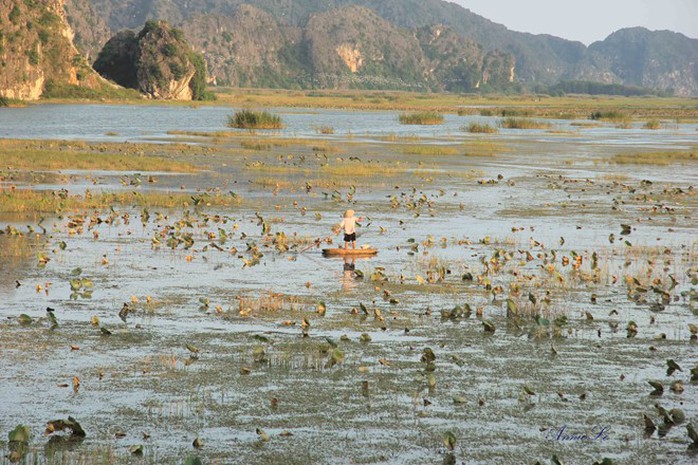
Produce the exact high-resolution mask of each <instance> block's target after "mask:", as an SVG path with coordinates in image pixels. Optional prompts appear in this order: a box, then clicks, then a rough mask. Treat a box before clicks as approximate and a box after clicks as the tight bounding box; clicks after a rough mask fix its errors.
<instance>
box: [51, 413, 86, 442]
mask: <svg viewBox="0 0 698 465" xmlns="http://www.w3.org/2000/svg"><path fill="white" fill-rule="evenodd" d="M65 430H70V431H71V434H72V435H73V436H77V437H85V436H87V434H86V433H85V430H83V429H82V427H81V426H80V423H78V422H77V420H76V419H75V418H73V417H68V419H67V420H52V421H49V422H48V423H46V432H45V434H53V433H57V432H61V431H65Z"/></svg>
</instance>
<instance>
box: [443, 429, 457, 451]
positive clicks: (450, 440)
mask: <svg viewBox="0 0 698 465" xmlns="http://www.w3.org/2000/svg"><path fill="white" fill-rule="evenodd" d="M443 442H444V446H446V448H447V449H448V450H453V449H455V447H456V435H455V434H453V433H452V432H450V431H446V432H445V433H444V435H443Z"/></svg>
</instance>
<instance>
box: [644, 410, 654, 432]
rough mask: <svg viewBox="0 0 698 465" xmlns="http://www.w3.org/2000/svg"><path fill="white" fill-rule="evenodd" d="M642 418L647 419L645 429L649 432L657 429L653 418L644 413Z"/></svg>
mask: <svg viewBox="0 0 698 465" xmlns="http://www.w3.org/2000/svg"><path fill="white" fill-rule="evenodd" d="M642 418H643V420H644V421H645V431H646V432H648V433H649V432H654V430H656V429H657V426H656V425H655V424H654V422H653V421H652V419H651V418H650V417H649V416H647V415H646V414H644V413H643V414H642ZM650 434H651V433H650Z"/></svg>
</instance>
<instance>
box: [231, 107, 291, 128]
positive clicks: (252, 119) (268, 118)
mask: <svg viewBox="0 0 698 465" xmlns="http://www.w3.org/2000/svg"><path fill="white" fill-rule="evenodd" d="M228 126H230V127H231V128H237V129H281V128H283V127H284V125H283V123H282V121H281V117H280V116H278V115H273V114H271V113H269V112H267V111H252V110H240V111H236V112H235V114H233V115H232V116H229V117H228Z"/></svg>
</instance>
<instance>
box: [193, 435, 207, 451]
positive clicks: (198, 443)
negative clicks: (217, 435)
mask: <svg viewBox="0 0 698 465" xmlns="http://www.w3.org/2000/svg"><path fill="white" fill-rule="evenodd" d="M191 445H192V446H194V447H195V448H197V449H201V448H202V447H204V440H203V439H201V438H200V437H198V436H197V437H196V438H195V439H194V442H192V443H191Z"/></svg>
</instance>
